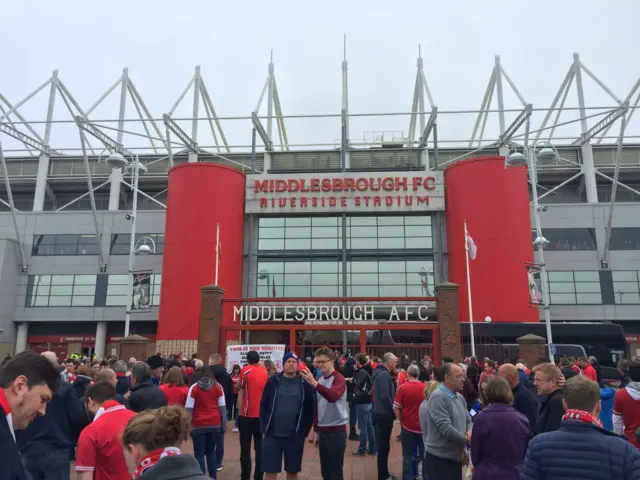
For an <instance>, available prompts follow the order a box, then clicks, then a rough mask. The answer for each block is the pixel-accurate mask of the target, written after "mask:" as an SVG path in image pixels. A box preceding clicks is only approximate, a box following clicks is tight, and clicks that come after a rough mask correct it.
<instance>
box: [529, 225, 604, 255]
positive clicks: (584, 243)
mask: <svg viewBox="0 0 640 480" xmlns="http://www.w3.org/2000/svg"><path fill="white" fill-rule="evenodd" d="M542 235H543V236H544V237H545V238H546V239H547V240H549V244H548V245H547V246H546V247H545V250H552V251H566V250H597V243H596V232H595V229H594V228H545V229H543V230H542ZM536 236H537V235H536V231H535V230H532V231H531V241H532V242H533V241H534V240H535V238H536ZM534 248H535V247H534Z"/></svg>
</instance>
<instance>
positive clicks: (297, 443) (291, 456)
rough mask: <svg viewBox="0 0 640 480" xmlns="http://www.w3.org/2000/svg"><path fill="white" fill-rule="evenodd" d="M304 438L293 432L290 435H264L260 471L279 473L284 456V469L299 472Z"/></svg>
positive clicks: (288, 471) (289, 471)
mask: <svg viewBox="0 0 640 480" xmlns="http://www.w3.org/2000/svg"><path fill="white" fill-rule="evenodd" d="M304 440H305V439H304V438H302V436H301V435H295V434H294V435H292V436H290V437H273V436H271V435H266V436H265V437H264V439H263V440H262V462H261V469H262V472H263V473H280V472H281V471H282V457H283V456H284V471H285V472H287V473H299V472H300V471H301V470H302V454H303V453H304Z"/></svg>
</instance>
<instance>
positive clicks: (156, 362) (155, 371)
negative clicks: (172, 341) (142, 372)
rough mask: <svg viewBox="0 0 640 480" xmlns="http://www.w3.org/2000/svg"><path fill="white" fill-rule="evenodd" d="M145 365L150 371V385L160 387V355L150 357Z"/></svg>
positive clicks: (161, 370) (162, 368)
mask: <svg viewBox="0 0 640 480" xmlns="http://www.w3.org/2000/svg"><path fill="white" fill-rule="evenodd" d="M147 365H149V368H150V369H151V383H153V384H154V385H155V386H158V385H160V382H161V381H162V375H163V374H164V360H163V359H162V357H161V356H160V355H151V356H150V357H148V358H147Z"/></svg>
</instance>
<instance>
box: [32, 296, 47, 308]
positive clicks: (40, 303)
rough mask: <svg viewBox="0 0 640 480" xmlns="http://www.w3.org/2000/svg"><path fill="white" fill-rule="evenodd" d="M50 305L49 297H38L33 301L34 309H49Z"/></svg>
mask: <svg viewBox="0 0 640 480" xmlns="http://www.w3.org/2000/svg"><path fill="white" fill-rule="evenodd" d="M48 305H49V296H48V295H47V296H43V297H36V298H35V299H34V300H33V306H34V307H47V306H48Z"/></svg>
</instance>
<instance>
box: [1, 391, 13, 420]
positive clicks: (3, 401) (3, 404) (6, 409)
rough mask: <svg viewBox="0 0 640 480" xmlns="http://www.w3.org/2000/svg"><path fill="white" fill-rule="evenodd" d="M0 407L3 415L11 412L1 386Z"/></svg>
mask: <svg viewBox="0 0 640 480" xmlns="http://www.w3.org/2000/svg"><path fill="white" fill-rule="evenodd" d="M0 408H1V409H2V411H3V412H4V414H5V415H9V414H10V413H11V407H10V406H9V401H8V400H7V397H6V395H5V394H4V390H2V388H0Z"/></svg>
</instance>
